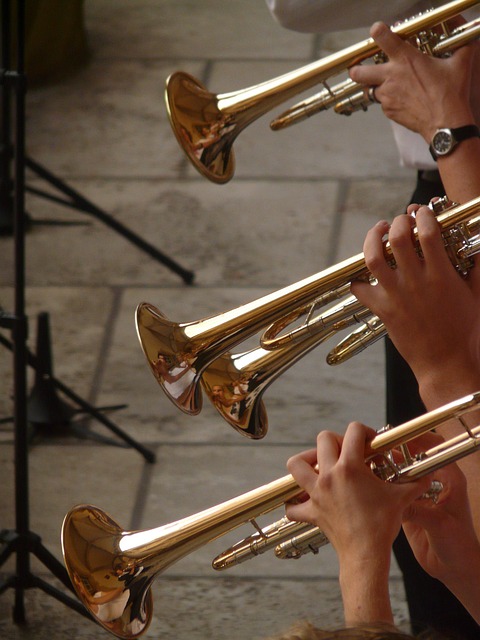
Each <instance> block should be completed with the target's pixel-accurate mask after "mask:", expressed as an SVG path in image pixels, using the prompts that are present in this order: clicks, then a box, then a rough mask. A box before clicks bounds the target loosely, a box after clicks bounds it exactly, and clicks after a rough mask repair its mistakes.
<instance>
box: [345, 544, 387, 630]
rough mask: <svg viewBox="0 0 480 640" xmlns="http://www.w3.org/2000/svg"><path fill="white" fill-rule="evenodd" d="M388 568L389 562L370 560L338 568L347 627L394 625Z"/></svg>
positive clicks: (373, 558)
mask: <svg viewBox="0 0 480 640" xmlns="http://www.w3.org/2000/svg"><path fill="white" fill-rule="evenodd" d="M389 565H390V562H389V561H388V562H386V563H385V562H377V561H376V558H375V557H372V558H371V561H370V563H351V564H349V565H348V567H345V568H342V567H340V573H339V582H340V588H341V591H342V599H343V608H344V614H345V623H346V624H347V625H358V624H361V623H365V622H372V623H373V622H388V623H393V614H392V608H391V603H390V593H389Z"/></svg>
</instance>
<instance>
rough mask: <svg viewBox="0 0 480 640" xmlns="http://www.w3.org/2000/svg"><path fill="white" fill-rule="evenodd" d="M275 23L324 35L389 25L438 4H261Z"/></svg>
mask: <svg viewBox="0 0 480 640" xmlns="http://www.w3.org/2000/svg"><path fill="white" fill-rule="evenodd" d="M265 1H266V3H267V6H268V8H269V10H270V12H271V14H272V16H273V17H274V18H275V20H276V21H277V22H278V23H279V24H280V25H281V26H282V27H285V28H286V29H292V30H293V31H302V32H304V33H328V32H329V31H343V30H346V29H357V28H358V27H370V26H371V25H372V24H373V23H374V22H376V21H378V20H381V21H382V22H386V23H387V24H393V23H394V22H395V21H397V20H403V19H405V18H409V17H411V16H413V15H415V14H416V13H419V12H420V11H425V10H426V9H431V8H432V6H437V5H440V4H441V3H442V2H441V0H434V1H432V0H417V1H416V2H414V1H413V0H388V1H386V0H265Z"/></svg>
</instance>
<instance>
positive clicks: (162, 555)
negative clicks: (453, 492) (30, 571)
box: [62, 393, 480, 639]
mask: <svg viewBox="0 0 480 640" xmlns="http://www.w3.org/2000/svg"><path fill="white" fill-rule="evenodd" d="M479 402H480V394H479V393H475V394H471V395H469V396H466V397H464V398H461V399H460V400H456V401H455V402H452V403H449V404H448V405H445V406H444V407H440V408H439V409H436V410H434V411H432V412H430V413H427V414H425V415H424V416H421V417H420V418H415V419H414V420H411V421H409V422H407V423H405V424H404V425H402V426H399V427H394V428H392V429H387V430H385V431H384V432H382V433H379V434H378V435H376V436H375V437H374V438H373V440H372V441H371V443H370V445H369V450H368V451H367V452H366V457H367V461H368V459H369V458H370V457H371V456H375V457H378V455H379V454H380V453H381V454H382V455H383V458H384V460H385V463H384V464H381V463H380V462H377V463H376V465H375V468H374V472H375V473H377V474H378V475H380V477H382V478H383V479H385V480H386V481H397V482H406V481H411V480H414V479H415V478H419V477H421V476H423V475H425V474H428V473H431V472H432V471H434V470H436V469H438V468H440V467H442V466H444V465H446V464H449V463H451V462H454V461H455V460H458V459H459V458H461V457H463V456H466V455H468V454H469V453H472V452H473V451H475V450H476V449H477V447H478V444H479V443H480V439H479V438H480V436H479V432H480V428H479V427H477V428H475V429H469V428H466V430H465V434H464V435H463V436H460V437H457V438H455V439H454V443H453V445H452V446H449V442H446V443H445V444H444V446H443V447H442V451H440V450H439V447H436V448H435V450H433V449H432V450H431V451H426V452H424V453H423V454H421V455H418V456H416V457H415V458H412V457H410V456H409V455H407V456H405V460H404V463H395V462H394V461H393V457H392V456H391V455H390V453H389V452H390V451H391V448H392V447H396V446H398V445H399V444H400V445H401V446H402V447H404V446H405V443H406V442H408V441H410V440H412V439H413V438H415V437H417V436H419V435H421V434H422V433H425V432H427V431H429V430H431V429H434V428H435V427H437V426H438V425H439V424H441V423H442V422H444V421H445V420H450V419H453V418H456V419H459V420H460V421H461V422H462V424H464V423H463V420H462V416H463V415H464V414H465V413H467V412H469V411H473V410H474V409H477V408H478V404H479ZM437 489H438V487H435V490H437ZM299 493H301V491H300V488H299V487H298V485H297V484H296V482H295V480H294V479H293V477H292V476H291V475H287V476H284V477H283V478H280V479H278V480H276V481H274V482H271V483H269V484H267V485H264V486H263V487H260V488H258V489H254V490H253V491H249V492H248V493H245V494H243V495H241V496H239V497H237V498H233V499H232V500H228V501H227V502H224V503H222V504H220V505H217V506H215V507H212V508H210V509H206V510H205V511H201V512H200V513H197V514H196V515H192V516H189V517H187V518H184V519H182V520H178V521H176V522H173V523H171V524H167V525H164V526H161V527H157V528H154V529H150V530H145V531H124V530H123V529H122V528H121V527H120V526H119V525H118V524H117V523H116V522H115V521H114V520H112V518H111V517H110V516H109V515H107V514H106V513H105V512H104V511H102V510H101V509H98V508H97V507H94V506H91V505H85V504H83V505H78V506H76V507H74V508H73V509H72V510H71V511H69V512H68V513H67V515H66V516H65V519H64V522H63V526H62V549H63V555H64V560H65V565H66V567H67V570H68V573H69V576H70V579H71V581H72V585H73V586H74V588H75V590H76V593H77V595H78V597H79V599H80V601H81V602H82V603H83V604H84V605H85V607H86V608H87V609H88V611H89V612H90V614H91V615H92V617H93V618H94V619H95V620H96V621H97V622H98V623H99V624H100V625H102V626H103V627H104V628H105V629H107V630H108V631H110V632H111V633H112V634H113V635H115V636H117V637H119V638H126V639H127V638H128V639H129V638H136V637H138V636H140V635H141V634H142V633H143V632H144V631H145V630H146V629H147V627H148V625H149V623H150V621H151V618H152V614H153V605H152V595H151V586H152V583H153V581H154V579H155V578H156V577H157V576H158V575H159V574H160V573H162V572H163V571H164V570H165V569H166V568H167V567H169V566H170V565H172V564H173V563H174V562H176V561H177V560H180V559H181V558H183V557H184V556H186V555H187V554H189V553H191V552H193V551H195V550H196V549H198V548H200V547H201V546H203V545H204V544H206V543H208V542H211V541H213V540H215V539H217V538H218V537H220V536H222V535H224V534H225V533H227V532H229V531H231V530H233V529H234V528H236V527H238V526H240V525H242V524H246V523H247V522H253V523H254V524H256V523H255V521H254V518H255V517H258V516H259V515H261V514H264V513H268V512H270V511H272V510H273V509H275V508H277V507H280V506H281V505H282V504H285V503H286V502H287V501H289V500H291V499H292V498H293V497H295V496H296V495H298V494H299ZM290 524H291V525H292V527H295V526H296V532H302V531H303V532H305V533H308V528H310V529H311V525H305V524H304V523H293V524H292V523H290ZM257 530H258V531H260V532H261V531H262V530H260V529H259V527H258V525H257ZM313 533H315V535H316V536H317V538H318V530H316V531H314V532H313ZM286 535H287V536H291V535H292V528H287V533H286ZM284 539H285V532H283V533H282V534H280V535H277V536H276V538H275V542H278V541H281V540H284ZM325 541H326V539H325ZM236 546H237V545H236ZM258 552H261V551H257V549H254V548H253V547H249V554H247V555H248V557H252V556H253V555H257V553H258ZM244 559H247V557H246V555H245V554H243V555H242V556H241V558H240V559H239V556H238V554H237V556H236V557H235V562H233V561H231V558H230V556H227V559H226V560H225V561H224V560H222V562H220V560H218V559H216V560H215V561H214V566H215V568H217V569H218V568H224V566H227V565H228V566H230V565H231V564H236V563H237V562H238V561H242V560H244ZM225 562H226V563H227V564H225ZM221 565H222V566H221Z"/></svg>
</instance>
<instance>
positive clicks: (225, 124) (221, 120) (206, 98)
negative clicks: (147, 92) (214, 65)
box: [165, 71, 236, 184]
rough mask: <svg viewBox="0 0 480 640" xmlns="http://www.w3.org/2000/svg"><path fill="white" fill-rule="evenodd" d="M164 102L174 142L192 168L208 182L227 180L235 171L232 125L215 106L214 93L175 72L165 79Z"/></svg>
mask: <svg viewBox="0 0 480 640" xmlns="http://www.w3.org/2000/svg"><path fill="white" fill-rule="evenodd" d="M165 102H166V106H167V113H168V117H169V119H170V124H171V125H172V129H173V131H174V133H175V136H176V138H177V141H178V143H179V144H180V146H181V147H182V148H183V149H184V151H185V153H186V154H187V156H188V158H189V159H190V161H191V162H192V163H193V165H194V166H195V167H196V169H197V170H198V171H199V172H200V173H201V174H202V175H204V176H205V177H206V178H208V179H209V180H211V181H212V182H216V183H220V184H221V183H224V182H228V181H229V180H230V179H231V178H232V176H233V174H234V171H235V157H234V153H233V151H232V144H233V141H234V138H235V137H236V132H235V129H236V126H235V124H234V123H232V122H229V118H228V116H225V115H224V114H223V113H222V112H221V111H220V109H219V108H218V98H217V96H216V95H215V94H213V93H210V92H209V91H208V90H207V89H206V88H205V87H204V86H203V85H202V84H201V83H200V82H199V81H198V80H197V79H196V78H194V77H193V76H191V75H189V74H188V73H184V72H183V71H177V72H176V73H173V74H172V75H171V76H170V77H169V78H167V82H166V87H165Z"/></svg>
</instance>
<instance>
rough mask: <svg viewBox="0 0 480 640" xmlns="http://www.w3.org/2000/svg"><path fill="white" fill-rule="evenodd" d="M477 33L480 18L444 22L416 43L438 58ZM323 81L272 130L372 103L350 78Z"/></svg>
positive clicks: (377, 59)
mask: <svg viewBox="0 0 480 640" xmlns="http://www.w3.org/2000/svg"><path fill="white" fill-rule="evenodd" d="M479 37H480V19H475V20H471V21H470V22H467V23H466V24H462V25H460V26H458V27H456V28H455V29H452V30H451V31H450V30H449V29H448V27H447V25H445V24H443V25H442V31H441V32H440V33H434V32H432V31H429V32H428V33H426V32H421V33H418V34H416V35H415V44H416V46H417V48H418V49H419V50H420V51H421V52H422V53H425V54H428V55H431V56H436V57H439V58H441V57H443V56H446V55H450V54H451V53H453V52H454V51H455V50H456V49H459V48H460V47H463V46H464V45H465V44H468V43H469V42H472V40H476V39H477V38H479ZM373 60H374V62H375V63H377V64H378V63H381V62H384V61H385V57H384V56H382V55H377V56H374V57H373ZM322 84H323V86H324V89H323V90H322V91H320V92H319V93H317V94H315V95H314V96H312V97H310V98H307V99H306V100H303V101H302V102H299V103H298V104H296V105H294V106H293V107H290V108H289V109H287V110H286V111H284V112H283V113H282V114H281V115H279V116H277V117H276V118H275V119H274V120H272V122H271V123H270V128H271V129H273V131H278V130H279V129H285V128H287V127H290V126H291V125H293V124H297V123H299V122H302V121H303V120H305V119H306V118H310V117H311V116H313V115H315V114H317V113H320V112H321V111H326V110H327V109H333V110H334V111H335V113H338V114H341V115H345V116H350V115H352V113H355V112H356V111H360V110H361V111H366V110H367V109H368V107H369V106H370V105H371V104H372V103H373V101H372V98H371V97H370V96H369V94H368V92H367V91H365V87H364V86H363V85H361V84H358V83H357V82H354V81H353V80H350V79H348V80H344V81H343V82H339V83H338V84H336V85H334V86H333V87H330V86H329V85H328V84H327V82H323V83H322Z"/></svg>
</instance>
